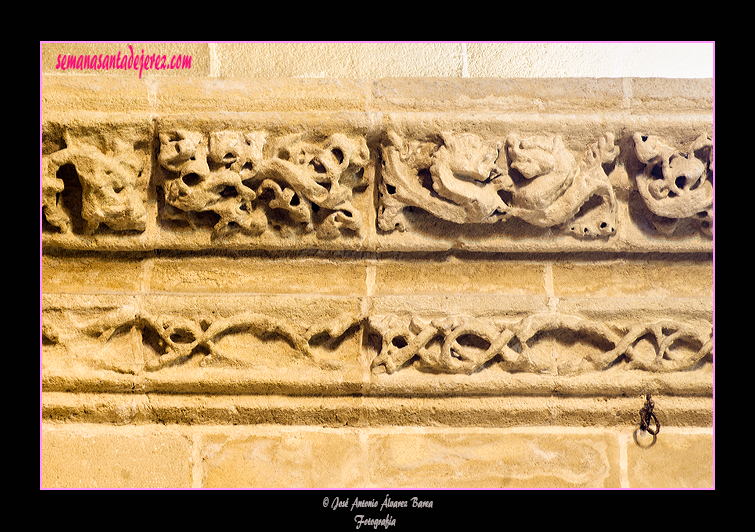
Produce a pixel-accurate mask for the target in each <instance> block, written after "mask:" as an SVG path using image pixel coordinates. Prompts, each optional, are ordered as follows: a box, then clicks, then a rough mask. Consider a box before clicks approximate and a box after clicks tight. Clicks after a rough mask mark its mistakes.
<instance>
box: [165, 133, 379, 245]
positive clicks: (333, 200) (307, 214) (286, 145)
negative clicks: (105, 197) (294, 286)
mask: <svg viewBox="0 0 755 532" xmlns="http://www.w3.org/2000/svg"><path fill="white" fill-rule="evenodd" d="M159 136H160V152H159V155H158V161H159V164H160V166H161V167H162V168H163V169H165V170H167V171H168V173H167V175H166V176H164V177H163V179H161V180H160V182H159V186H161V187H162V189H163V194H164V199H165V208H164V210H163V212H162V213H161V215H162V217H163V219H164V220H165V221H172V222H175V221H182V222H185V223H186V224H188V225H189V226H190V227H191V229H192V230H197V228H198V226H199V225H202V224H208V223H209V224H211V225H212V231H213V237H221V236H224V235H228V234H232V233H235V232H242V233H244V234H246V235H249V236H258V235H260V234H262V233H264V232H265V231H266V230H272V229H273V227H277V229H278V230H279V231H280V232H281V233H282V234H283V235H287V234H291V235H297V234H306V233H313V232H314V233H316V235H317V237H318V238H319V239H323V240H332V239H335V238H338V237H339V236H341V235H342V234H343V233H348V234H352V235H353V234H356V235H358V234H360V233H361V232H362V229H363V224H364V222H363V216H362V214H361V213H360V212H359V211H358V210H357V209H355V208H354V206H353V205H352V203H351V200H352V197H353V193H354V189H355V188H364V187H366V186H367V181H366V177H365V175H366V174H365V165H366V164H367V163H368V161H369V150H368V149H367V144H366V143H365V141H364V139H363V138H350V137H348V136H346V135H344V134H340V133H337V134H334V135H331V136H329V137H328V138H326V139H325V140H323V141H319V142H318V141H316V140H312V139H308V138H307V137H308V136H307V135H296V134H294V135H289V136H285V137H283V138H273V139H270V138H268V136H267V134H266V133H265V132H264V131H250V132H241V131H212V132H211V133H210V134H209V135H207V134H204V133H200V132H196V131H183V130H175V131H161V132H160V135H159Z"/></svg>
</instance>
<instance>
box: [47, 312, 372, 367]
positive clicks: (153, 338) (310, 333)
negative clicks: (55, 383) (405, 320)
mask: <svg viewBox="0 0 755 532" xmlns="http://www.w3.org/2000/svg"><path fill="white" fill-rule="evenodd" d="M359 322H360V317H359V316H358V315H357V314H354V313H344V314H342V315H340V316H338V317H336V318H334V319H333V320H330V321H327V322H324V323H317V324H313V325H311V326H309V327H307V328H302V327H300V326H295V325H292V324H290V323H287V322H285V321H283V320H280V319H277V318H273V317H271V316H268V315H265V314H260V313H254V312H243V313H240V314H236V315H234V316H230V317H226V318H219V319H214V320H211V319H199V320H195V319H189V318H185V317H182V316H175V315H169V314H152V313H149V312H144V311H139V310H136V309H134V308H132V307H128V306H126V307H121V308H118V309H115V310H112V311H110V312H107V313H106V314H104V315H103V316H100V317H98V318H96V319H94V320H92V321H90V322H87V323H84V324H80V325H79V329H80V330H81V331H82V332H83V333H84V334H85V335H87V336H90V337H95V338H97V339H98V340H99V341H100V342H101V343H102V344H103V345H104V344H106V343H107V342H109V341H110V340H111V339H112V338H113V337H114V336H116V335H117V334H118V332H119V331H123V330H127V329H132V328H133V329H137V330H139V331H140V333H141V336H142V339H143V341H144V342H145V343H148V344H149V345H151V346H152V348H153V350H154V352H155V353H156V355H157V356H156V357H154V358H151V359H150V360H148V361H147V363H146V367H145V369H146V370H147V371H156V370H159V369H162V368H164V367H166V366H169V365H173V364H180V363H182V362H185V361H186V360H188V358H190V357H193V356H199V357H201V361H200V365H207V364H210V363H212V362H214V361H216V360H219V359H220V360H222V359H223V358H224V357H225V355H224V354H223V352H222V350H220V349H219V348H218V345H217V344H218V342H219V341H220V340H221V339H222V338H223V337H225V336H228V335H233V334H239V333H244V332H251V333H253V334H258V335H266V334H275V335H278V336H280V337H282V338H284V339H285V340H286V341H288V342H289V343H290V344H291V346H292V347H293V348H294V351H295V352H296V353H297V356H299V357H301V358H304V359H310V360H312V359H313V355H312V352H311V347H310V340H311V339H312V338H314V337H316V336H319V335H322V334H327V335H329V336H330V337H331V338H337V337H339V336H341V335H342V334H344V333H345V332H346V331H347V330H348V329H349V328H350V327H352V326H354V325H355V324H358V323H359ZM53 330H54V329H53V328H50V331H53ZM48 336H52V337H53V338H55V339H56V340H57V339H58V338H59V336H58V335H57V334H54V335H53V334H52V333H51V334H49V335H48Z"/></svg>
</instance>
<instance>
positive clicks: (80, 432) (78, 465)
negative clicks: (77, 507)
mask: <svg viewBox="0 0 755 532" xmlns="http://www.w3.org/2000/svg"><path fill="white" fill-rule="evenodd" d="M190 457H191V442H190V440H189V439H188V438H185V437H183V436H181V435H172V436H170V435H166V434H165V433H164V432H161V431H155V430H151V431H150V430H147V431H144V430H140V429H138V428H137V429H135V430H128V427H127V428H125V429H121V430H118V431H113V430H109V429H108V427H100V426H96V425H95V426H87V427H83V426H80V427H78V429H74V430H71V429H70V428H69V427H65V426H63V427H59V426H54V425H46V426H44V427H43V429H42V487H43V488H76V489H81V488H100V489H102V488H105V489H114V488H190V487H191V485H192V473H191V469H192V466H191V462H190Z"/></svg>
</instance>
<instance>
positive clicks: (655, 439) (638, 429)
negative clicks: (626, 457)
mask: <svg viewBox="0 0 755 532" xmlns="http://www.w3.org/2000/svg"><path fill="white" fill-rule="evenodd" d="M641 430H642V429H641V428H639V427H638V428H637V429H636V430H635V431H634V435H633V436H634V443H636V444H637V446H638V447H641V448H643V449H648V448H650V447H652V446H653V445H655V442H656V441H658V436H656V435H655V434H653V433H652V432H650V431H643V432H647V433H648V434H651V435H652V436H653V441H652V442H650V444H649V445H642V444H641V443H640V440H638V439H637V433H638V432H639V431H641Z"/></svg>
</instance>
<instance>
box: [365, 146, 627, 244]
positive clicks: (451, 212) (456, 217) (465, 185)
mask: <svg viewBox="0 0 755 532" xmlns="http://www.w3.org/2000/svg"><path fill="white" fill-rule="evenodd" d="M380 149H381V154H382V158H383V171H382V176H381V177H382V178H381V181H380V185H379V191H380V207H379V214H378V225H379V227H380V229H382V230H383V231H394V230H397V229H398V230H400V231H406V230H407V229H408V228H409V226H408V222H407V220H406V217H405V216H404V209H405V208H407V207H419V208H421V209H423V210H424V211H426V212H428V213H430V214H432V215H433V216H436V217H438V218H441V219H443V220H447V221H451V222H454V223H457V224H470V223H474V224H493V223H497V222H503V221H506V220H509V219H510V218H512V217H515V218H519V219H521V220H524V221H525V222H527V223H529V224H532V225H535V226H537V227H555V226H562V227H563V229H564V230H566V231H568V232H570V233H571V234H573V235H574V236H576V237H578V238H594V237H605V236H610V235H612V234H614V233H615V231H616V198H615V196H614V191H613V188H612V187H611V184H610V182H609V180H608V176H607V175H606V173H605V171H604V170H603V165H604V164H609V163H612V162H613V161H615V160H616V158H617V156H618V154H619V148H618V147H617V146H616V145H615V143H614V136H613V135H612V134H611V133H606V134H605V135H604V136H603V137H602V138H600V139H598V140H597V141H596V142H595V143H593V144H592V145H590V146H589V147H587V149H586V150H585V151H584V153H583V154H582V156H581V158H580V159H579V160H577V159H576V158H575V157H574V155H573V154H572V153H571V152H570V151H568V150H567V149H566V148H565V146H564V143H563V141H562V139H561V137H560V136H558V135H536V136H529V137H525V138H519V137H518V136H517V135H516V134H513V133H512V134H510V135H508V136H507V137H506V138H505V139H493V140H485V139H482V138H480V137H479V136H477V135H474V134H471V133H443V134H441V135H440V138H439V139H435V140H425V139H404V138H402V137H401V136H399V135H398V134H396V133H395V132H393V131H389V132H388V133H387V135H386V140H385V142H383V143H382V145H381V147H380ZM588 204H589V208H587V209H585V208H584V207H585V206H586V205H588Z"/></svg>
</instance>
